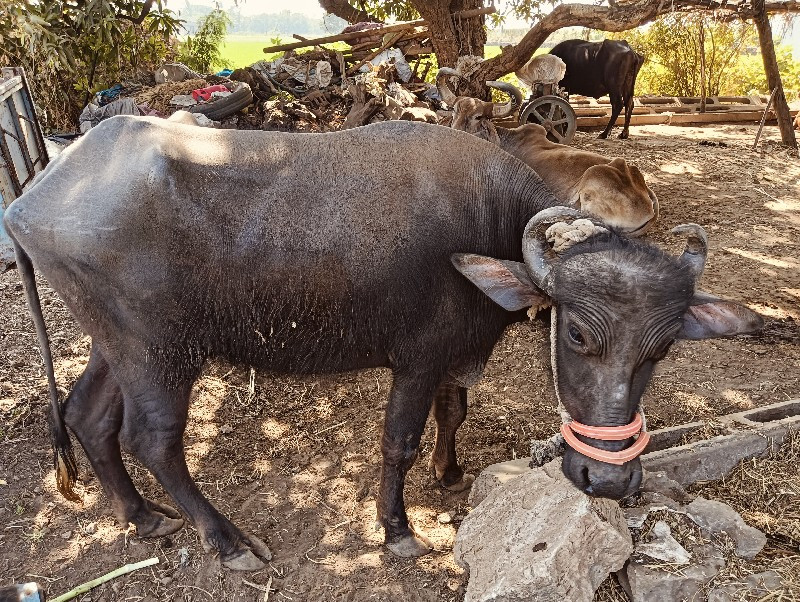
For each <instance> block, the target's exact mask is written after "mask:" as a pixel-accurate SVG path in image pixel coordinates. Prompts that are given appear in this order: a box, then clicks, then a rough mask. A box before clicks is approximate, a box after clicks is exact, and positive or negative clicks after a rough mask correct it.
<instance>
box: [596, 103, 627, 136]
mask: <svg viewBox="0 0 800 602" xmlns="http://www.w3.org/2000/svg"><path fill="white" fill-rule="evenodd" d="M609 97H610V99H611V119H609V120H608V125H607V126H606V129H605V130H603V133H602V134H600V136H598V138H608V135H609V134H610V133H611V128H613V127H614V124H615V123H617V118H618V117H619V114H620V113H622V107H623V103H622V96H620V95H619V94H609Z"/></svg>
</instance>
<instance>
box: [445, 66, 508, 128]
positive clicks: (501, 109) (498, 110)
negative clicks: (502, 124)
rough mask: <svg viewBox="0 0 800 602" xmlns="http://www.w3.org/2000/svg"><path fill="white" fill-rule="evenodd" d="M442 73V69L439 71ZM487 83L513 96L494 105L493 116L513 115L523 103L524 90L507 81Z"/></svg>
mask: <svg viewBox="0 0 800 602" xmlns="http://www.w3.org/2000/svg"><path fill="white" fill-rule="evenodd" d="M439 72H440V73H441V71H439ZM486 85H487V86H489V87H490V88H494V89H495V90H500V91H501V92H505V93H506V94H508V95H509V96H510V97H511V100H509V101H508V102H507V103H505V104H502V105H498V104H496V105H494V107H493V108H492V117H498V118H500V117H508V116H509V115H512V114H513V113H514V111H516V110H517V108H518V107H519V106H520V105H521V104H522V92H520V90H519V88H517V87H516V86H514V85H512V84H509V83H507V82H495V81H491V82H486Z"/></svg>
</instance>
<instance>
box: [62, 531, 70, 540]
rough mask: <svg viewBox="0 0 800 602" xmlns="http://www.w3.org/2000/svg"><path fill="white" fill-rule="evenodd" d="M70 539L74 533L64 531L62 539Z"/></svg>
mask: <svg viewBox="0 0 800 602" xmlns="http://www.w3.org/2000/svg"><path fill="white" fill-rule="evenodd" d="M70 537H72V531H64V532H63V533H62V534H61V539H69V538H70Z"/></svg>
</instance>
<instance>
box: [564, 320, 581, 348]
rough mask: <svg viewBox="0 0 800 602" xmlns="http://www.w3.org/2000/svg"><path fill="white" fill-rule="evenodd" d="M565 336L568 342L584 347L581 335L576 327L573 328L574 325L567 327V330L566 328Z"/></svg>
mask: <svg viewBox="0 0 800 602" xmlns="http://www.w3.org/2000/svg"><path fill="white" fill-rule="evenodd" d="M567 334H568V335H569V339H570V341H572V342H573V343H575V344H576V345H580V346H583V345H584V340H583V335H582V334H581V331H580V330H578V327H577V326H575V324H570V325H569V328H567Z"/></svg>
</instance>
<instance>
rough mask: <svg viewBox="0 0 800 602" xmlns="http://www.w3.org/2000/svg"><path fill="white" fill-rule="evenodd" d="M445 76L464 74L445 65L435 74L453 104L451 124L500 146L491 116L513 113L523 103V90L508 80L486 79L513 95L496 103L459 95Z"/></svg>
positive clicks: (497, 88)
mask: <svg viewBox="0 0 800 602" xmlns="http://www.w3.org/2000/svg"><path fill="white" fill-rule="evenodd" d="M446 77H461V75H460V74H459V73H458V72H457V71H455V70H453V69H449V68H447V67H442V68H441V69H439V72H438V73H437V74H436V85H437V86H438V87H439V92H440V94H441V95H442V99H443V100H444V101H445V102H446V103H447V104H448V105H450V106H451V107H453V123H452V126H451V127H452V128H453V129H455V130H462V131H464V132H468V133H470V134H473V135H475V136H477V137H478V138H483V139H484V140H489V141H490V142H492V143H494V144H498V145H499V144H500V139H499V138H498V136H497V129H496V128H495V126H494V124H493V123H492V119H500V118H503V117H508V116H510V115H513V114H514V113H515V112H516V111H517V110H518V109H519V106H520V105H521V104H522V92H520V91H519V89H518V88H516V86H512V85H511V84H508V83H505V82H496V81H490V82H486V85H487V86H489V87H490V88H495V89H496V90H501V91H502V92H505V93H506V94H508V95H509V96H510V97H511V99H510V100H509V101H508V102H507V103H504V104H496V103H494V102H491V101H485V100H479V99H477V98H471V97H469V96H456V95H455V94H454V93H453V91H452V90H451V89H450V87H449V86H448V85H447V79H446Z"/></svg>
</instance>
